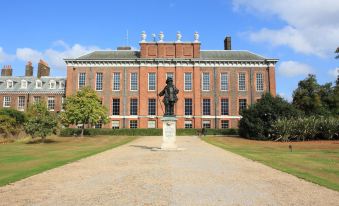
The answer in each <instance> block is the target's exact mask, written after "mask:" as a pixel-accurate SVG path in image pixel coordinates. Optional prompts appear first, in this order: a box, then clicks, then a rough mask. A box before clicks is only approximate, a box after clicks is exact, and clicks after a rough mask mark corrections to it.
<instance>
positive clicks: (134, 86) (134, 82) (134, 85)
mask: <svg viewBox="0 0 339 206" xmlns="http://www.w3.org/2000/svg"><path fill="white" fill-rule="evenodd" d="M130 90H131V91H138V73H131V88H130Z"/></svg>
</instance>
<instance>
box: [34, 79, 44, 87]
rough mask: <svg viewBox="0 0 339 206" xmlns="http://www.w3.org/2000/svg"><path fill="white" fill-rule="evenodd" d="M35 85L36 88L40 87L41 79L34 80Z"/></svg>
mask: <svg viewBox="0 0 339 206" xmlns="http://www.w3.org/2000/svg"><path fill="white" fill-rule="evenodd" d="M35 87H36V88H37V89H41V88H42V81H41V80H36V82H35Z"/></svg>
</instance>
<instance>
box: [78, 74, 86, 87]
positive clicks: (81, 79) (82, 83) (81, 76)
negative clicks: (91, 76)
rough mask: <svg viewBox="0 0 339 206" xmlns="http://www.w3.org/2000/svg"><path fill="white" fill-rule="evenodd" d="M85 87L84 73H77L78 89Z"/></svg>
mask: <svg viewBox="0 0 339 206" xmlns="http://www.w3.org/2000/svg"><path fill="white" fill-rule="evenodd" d="M85 85H86V73H79V89H81V88H83V87H84V86H85Z"/></svg>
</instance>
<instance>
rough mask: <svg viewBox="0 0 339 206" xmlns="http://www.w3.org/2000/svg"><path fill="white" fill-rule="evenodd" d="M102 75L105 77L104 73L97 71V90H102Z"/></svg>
mask: <svg viewBox="0 0 339 206" xmlns="http://www.w3.org/2000/svg"><path fill="white" fill-rule="evenodd" d="M102 77H103V74H102V73H101V72H100V73H97V78H96V81H95V89H96V90H97V91H101V90H102Z"/></svg>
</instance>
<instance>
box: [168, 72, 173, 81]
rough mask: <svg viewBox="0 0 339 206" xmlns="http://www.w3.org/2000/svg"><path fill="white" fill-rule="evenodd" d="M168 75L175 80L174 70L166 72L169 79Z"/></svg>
mask: <svg viewBox="0 0 339 206" xmlns="http://www.w3.org/2000/svg"><path fill="white" fill-rule="evenodd" d="M168 77H171V78H172V79H173V82H174V73H173V72H167V73H166V79H168Z"/></svg>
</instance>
